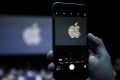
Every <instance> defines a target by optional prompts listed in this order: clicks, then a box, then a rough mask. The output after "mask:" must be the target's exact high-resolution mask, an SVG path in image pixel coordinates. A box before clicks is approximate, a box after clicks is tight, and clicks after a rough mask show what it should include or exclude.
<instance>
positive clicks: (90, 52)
mask: <svg viewBox="0 0 120 80" xmlns="http://www.w3.org/2000/svg"><path fill="white" fill-rule="evenodd" d="M88 52H89V55H90V56H96V54H95V53H94V52H93V51H92V50H90V49H88Z"/></svg>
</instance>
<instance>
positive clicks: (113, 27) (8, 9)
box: [0, 0, 120, 66]
mask: <svg viewBox="0 0 120 80" xmlns="http://www.w3.org/2000/svg"><path fill="white" fill-rule="evenodd" d="M55 1H61V2H75V3H86V4H88V6H89V12H88V13H89V32H91V33H93V34H94V35H96V36H98V37H100V38H102V39H103V41H104V43H105V46H106V48H107V50H108V52H109V53H110V55H111V57H112V60H114V59H115V58H117V57H120V54H119V26H120V24H119V23H120V22H119V21H120V20H119V6H118V4H117V2H116V1H113V0H112V1H104V0H100V1H98V0H96V1H93V0H55ZM55 1H53V0H39V1H35V0H31V1H30V0H29V1H21V0H17V1H11V0H10V1H4V2H0V14H9V15H36V16H37V15H46V16H47V15H49V16H51V15H52V12H51V10H52V7H51V5H52V3H53V2H55ZM36 56H38V55H36ZM36 56H35V55H34V56H33V55H31V56H30V55H29V56H27V55H24V56H14V55H13V56H9V55H8V56H0V63H3V64H1V65H6V64H7V65H10V66H11V65H21V64H23V63H26V62H31V63H37V61H38V63H39V62H40V64H43V63H44V64H46V65H47V59H46V56H45V55H44V56H42V57H41V55H39V57H36ZM21 60H22V61H21ZM38 63H37V64H38ZM1 65H0V66H1Z"/></svg>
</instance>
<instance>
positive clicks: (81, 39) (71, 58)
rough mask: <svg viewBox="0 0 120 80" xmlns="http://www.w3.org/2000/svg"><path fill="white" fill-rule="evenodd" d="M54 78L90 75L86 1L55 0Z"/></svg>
mask: <svg viewBox="0 0 120 80" xmlns="http://www.w3.org/2000/svg"><path fill="white" fill-rule="evenodd" d="M52 9H53V10H52V13H53V14H52V17H53V18H52V19H53V21H52V22H53V55H54V64H55V70H54V73H53V75H54V78H55V80H68V79H69V80H85V79H86V78H87V77H88V48H87V27H88V24H87V23H88V22H87V17H88V6H87V5H86V4H77V3H63V2H56V3H54V4H53V6H52Z"/></svg>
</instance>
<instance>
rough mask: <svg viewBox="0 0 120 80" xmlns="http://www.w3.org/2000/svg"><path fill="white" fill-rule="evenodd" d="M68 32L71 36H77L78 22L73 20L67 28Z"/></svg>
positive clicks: (78, 34) (78, 30) (78, 31)
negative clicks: (72, 23) (73, 22)
mask: <svg viewBox="0 0 120 80" xmlns="http://www.w3.org/2000/svg"><path fill="white" fill-rule="evenodd" d="M68 34H69V36H70V37H71V38H79V37H80V36H81V33H80V26H78V22H75V24H74V25H71V26H70V27H69V28H68Z"/></svg>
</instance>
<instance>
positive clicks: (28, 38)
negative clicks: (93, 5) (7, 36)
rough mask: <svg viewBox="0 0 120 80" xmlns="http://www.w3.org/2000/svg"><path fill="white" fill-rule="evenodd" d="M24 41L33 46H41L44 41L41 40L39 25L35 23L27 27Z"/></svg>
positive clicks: (24, 31)
mask: <svg viewBox="0 0 120 80" xmlns="http://www.w3.org/2000/svg"><path fill="white" fill-rule="evenodd" d="M22 37H23V41H24V42H25V43H26V44H27V45H29V46H31V45H35V46H37V45H39V44H40V43H41V41H42V38H41V28H40V27H39V25H38V23H36V22H35V23H33V24H32V25H31V26H28V27H26V28H25V29H24V30H23V35H22Z"/></svg>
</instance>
